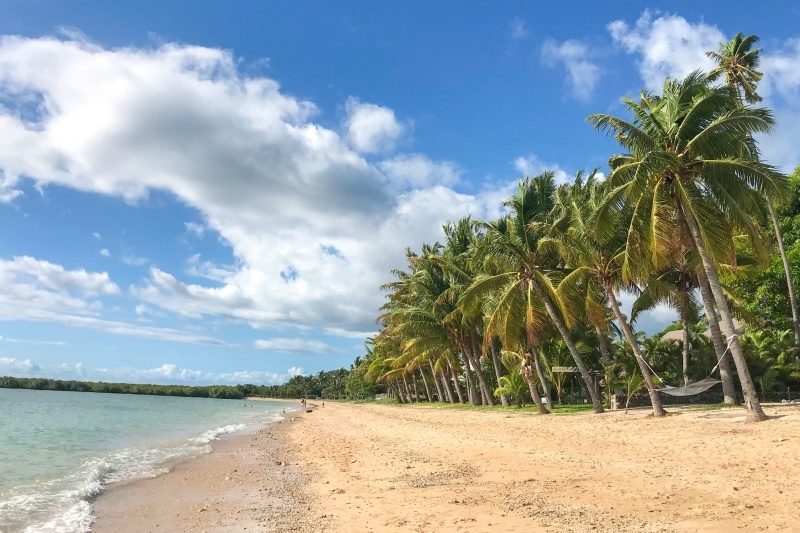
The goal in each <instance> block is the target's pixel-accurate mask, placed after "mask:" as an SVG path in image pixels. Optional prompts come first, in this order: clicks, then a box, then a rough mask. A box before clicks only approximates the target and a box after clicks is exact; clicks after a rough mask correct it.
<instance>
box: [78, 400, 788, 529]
mask: <svg viewBox="0 0 800 533" xmlns="http://www.w3.org/2000/svg"><path fill="white" fill-rule="evenodd" d="M765 410H766V411H767V414H769V415H770V416H771V417H772V419H771V420H769V421H767V422H762V423H759V424H746V423H745V422H744V418H745V414H744V412H743V411H742V410H741V409H735V408H734V409H721V410H714V411H685V412H680V413H676V414H675V415H674V416H670V417H667V418H666V419H658V420H656V419H653V418H651V417H648V415H647V414H646V413H644V412H634V411H632V412H631V413H630V414H628V415H625V414H624V413H623V412H622V411H616V412H608V413H605V414H602V415H592V414H574V415H564V416H552V415H551V416H538V415H533V414H527V413H517V412H515V411H514V410H497V411H478V410H476V411H471V410H450V409H443V408H436V407H435V406H428V405H425V404H420V405H412V406H394V405H377V404H344V403H342V404H340V403H335V402H331V403H328V404H327V405H326V407H325V408H324V409H323V408H321V407H319V406H318V407H317V408H316V409H315V410H314V412H313V413H299V412H293V413H292V414H291V415H290V414H289V413H287V418H286V419H285V420H284V421H283V422H282V423H275V424H270V425H269V426H268V427H266V428H263V429H262V430H260V431H259V432H257V433H255V434H252V435H249V436H248V435H241V434H232V435H228V436H227V437H228V438H226V439H223V440H221V441H218V442H217V443H215V446H214V451H212V452H211V453H210V454H208V455H205V456H203V457H200V458H198V459H194V460H191V461H188V462H185V463H182V464H181V465H178V466H177V467H176V468H175V469H174V470H173V471H172V472H170V473H168V474H165V475H163V476H160V477H158V478H153V479H149V480H141V481H135V482H132V483H130V484H129V485H126V486H123V487H118V488H114V489H112V490H110V491H109V492H108V493H107V495H104V496H101V497H100V498H99V499H98V505H97V508H96V516H97V517H98V519H97V522H96V523H95V527H94V528H93V529H92V531H100V532H106V531H121V532H123V533H124V532H127V531H130V532H133V531H247V532H251V531H300V532H303V531H341V532H353V531H359V532H360V531H364V532H366V531H374V532H383V531H389V532H405V531H437V532H438V531H446V532H447V531H453V532H455V531H554V530H558V531H564V532H584V531H607V532H615V533H617V532H623V533H624V532H631V533H632V532H640V531H641V532H662V531H663V532H667V531H669V532H673V531H687V532H688V531H703V532H712V531H736V530H742V529H744V530H747V531H751V530H765V531H771V530H780V531H800V523H798V521H797V517H796V509H798V508H800V492H798V491H797V480H798V479H800V406H791V405H787V406H780V405H779V406H768V407H767V408H766V409H765ZM292 418H294V420H295V421H294V422H290V420H291V419H292ZM204 507H205V508H204ZM140 513H141V514H140ZM156 524H157V525H156Z"/></svg>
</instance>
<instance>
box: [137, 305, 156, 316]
mask: <svg viewBox="0 0 800 533" xmlns="http://www.w3.org/2000/svg"><path fill="white" fill-rule="evenodd" d="M134 310H135V311H136V314H137V315H139V316H147V315H150V314H152V313H153V310H152V309H150V308H149V307H147V306H146V305H144V304H137V305H136V307H135V308H134Z"/></svg>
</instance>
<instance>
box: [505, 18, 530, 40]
mask: <svg viewBox="0 0 800 533" xmlns="http://www.w3.org/2000/svg"><path fill="white" fill-rule="evenodd" d="M508 27H509V29H510V30H511V38H512V39H525V38H526V37H527V36H528V30H526V29H525V21H524V20H523V19H521V18H519V17H514V18H513V19H511V22H509V23H508Z"/></svg>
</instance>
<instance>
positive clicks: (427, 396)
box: [419, 367, 433, 402]
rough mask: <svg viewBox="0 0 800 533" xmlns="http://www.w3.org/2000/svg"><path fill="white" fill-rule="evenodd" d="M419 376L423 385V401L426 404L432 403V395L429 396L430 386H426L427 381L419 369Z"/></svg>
mask: <svg viewBox="0 0 800 533" xmlns="http://www.w3.org/2000/svg"><path fill="white" fill-rule="evenodd" d="M419 375H420V376H422V384H423V385H425V400H426V401H427V402H432V401H433V395H431V386H430V385H429V384H428V379H427V378H426V377H425V372H423V370H422V368H421V367H420V369H419Z"/></svg>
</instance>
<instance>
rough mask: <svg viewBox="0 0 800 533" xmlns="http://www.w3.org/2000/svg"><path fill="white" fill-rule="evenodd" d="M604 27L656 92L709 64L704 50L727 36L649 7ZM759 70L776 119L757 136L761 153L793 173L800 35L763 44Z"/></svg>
mask: <svg viewBox="0 0 800 533" xmlns="http://www.w3.org/2000/svg"><path fill="white" fill-rule="evenodd" d="M608 30H609V32H610V33H611V36H612V38H613V39H614V42H615V43H617V44H619V45H620V46H621V47H622V48H623V49H624V50H625V51H626V52H627V53H628V54H632V55H634V56H637V57H638V58H639V60H638V67H639V73H640V75H641V77H642V80H643V81H644V83H645V86H646V87H647V88H648V89H650V90H654V91H660V89H661V87H662V84H663V81H664V78H665V77H666V76H673V77H678V78H680V77H683V76H686V75H687V74H688V73H690V72H691V71H693V70H696V69H701V70H705V71H707V70H709V69H710V68H713V66H714V63H713V62H712V61H711V60H710V59H709V58H707V57H706V55H705V52H706V51H707V50H717V49H718V48H719V44H720V43H721V42H724V41H727V40H728V39H730V36H726V35H724V34H723V33H722V32H721V31H720V30H719V29H718V28H717V27H716V26H713V25H709V24H706V23H704V22H697V23H692V22H689V21H687V20H686V19H685V18H683V17H680V16H678V15H669V14H659V13H655V14H654V13H652V12H650V11H647V10H646V11H645V12H644V13H643V14H642V16H641V17H640V18H639V19H638V20H637V21H636V23H635V24H634V26H632V27H631V26H630V25H629V24H628V23H627V22H625V21H623V20H616V21H614V22H612V23H611V24H609V25H608ZM761 71H762V72H763V73H764V77H763V79H762V80H761V83H760V85H759V89H758V91H759V94H761V95H762V96H763V97H764V102H763V104H764V105H765V106H766V107H769V108H770V109H772V110H773V111H774V115H775V118H776V122H777V127H776V130H775V132H774V133H773V134H772V135H770V136H760V137H759V140H760V141H761V142H760V147H761V150H762V154H763V156H764V159H765V160H767V161H768V162H770V163H771V164H773V165H776V166H777V167H779V168H781V169H782V170H783V171H784V172H791V171H792V170H793V169H794V167H795V166H796V165H797V162H798V161H800V134H798V132H797V129H796V128H795V127H794V125H795V124H797V122H798V120H800V38H798V37H793V38H791V39H788V40H787V41H785V42H784V43H778V44H777V47H776V48H772V47H765V49H764V50H762V52H761Z"/></svg>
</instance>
